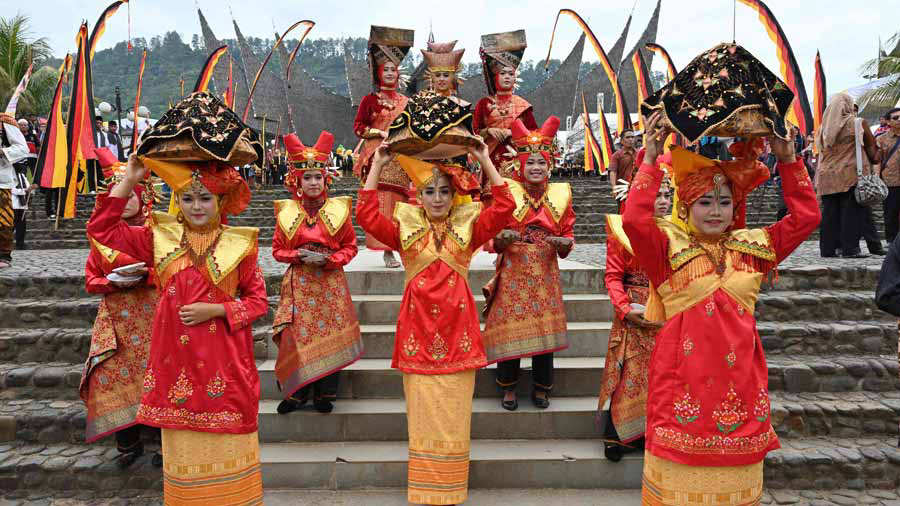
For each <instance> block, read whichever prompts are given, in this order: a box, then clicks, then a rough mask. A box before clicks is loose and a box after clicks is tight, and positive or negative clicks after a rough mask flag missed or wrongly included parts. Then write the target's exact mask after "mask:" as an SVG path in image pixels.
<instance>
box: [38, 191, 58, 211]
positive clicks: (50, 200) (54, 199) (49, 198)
mask: <svg viewBox="0 0 900 506" xmlns="http://www.w3.org/2000/svg"><path fill="white" fill-rule="evenodd" d="M41 191H42V192H43V193H44V212H45V213H46V214H47V217H48V218H49V217H51V216H53V215H55V214H56V206H57V205H58V204H59V188H42V189H41Z"/></svg>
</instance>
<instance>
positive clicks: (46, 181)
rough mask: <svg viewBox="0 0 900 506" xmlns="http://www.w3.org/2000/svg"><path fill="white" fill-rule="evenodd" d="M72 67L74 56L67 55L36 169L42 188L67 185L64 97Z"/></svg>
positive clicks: (36, 175) (35, 175) (60, 67)
mask: <svg viewBox="0 0 900 506" xmlns="http://www.w3.org/2000/svg"><path fill="white" fill-rule="evenodd" d="M71 66H72V56H71V55H68V54H67V55H66V57H65V59H64V60H63V62H62V64H61V65H60V66H59V78H58V79H57V81H56V91H54V92H53V103H52V105H51V106H50V114H49V116H48V118H47V130H46V131H45V133H44V142H42V143H41V151H40V153H38V159H37V164H35V168H34V181H35V182H36V183H37V184H38V186H40V187H41V188H62V187H63V186H65V184H66V163H67V162H68V160H69V158H68V153H67V151H66V125H65V124H64V123H63V120H62V118H63V113H62V95H63V84H64V83H65V81H66V74H67V73H68V72H69V68H70V67H71Z"/></svg>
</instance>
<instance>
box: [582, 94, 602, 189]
mask: <svg viewBox="0 0 900 506" xmlns="http://www.w3.org/2000/svg"><path fill="white" fill-rule="evenodd" d="M581 108H582V110H583V111H584V112H583V113H582V114H581V120H582V122H583V123H584V171H585V172H591V171H593V170H594V160H596V161H597V164H598V165H599V166H600V167H599V170H598V172H599V173H600V174H603V173H605V172H606V165H604V163H603V155H602V154H601V153H600V150H599V146H598V145H597V139H596V138H595V137H594V131H593V130H591V116H590V115H589V114H588V110H587V102H585V100H584V92H582V93H581ZM601 114H602V113H601Z"/></svg>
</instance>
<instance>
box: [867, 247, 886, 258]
mask: <svg viewBox="0 0 900 506" xmlns="http://www.w3.org/2000/svg"><path fill="white" fill-rule="evenodd" d="M869 254H870V255H872V256H876V257H883V256H885V255H887V251H885V250H884V248H881V249H876V250H875V251H872V250H869Z"/></svg>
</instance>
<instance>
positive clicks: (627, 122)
mask: <svg viewBox="0 0 900 506" xmlns="http://www.w3.org/2000/svg"><path fill="white" fill-rule="evenodd" d="M562 14H566V15H568V16H570V17H571V18H572V19H574V20H575V22H576V23H578V26H580V27H581V30H582V31H583V32H584V34H585V36H586V37H587V38H588V40H590V42H591V45H592V46H594V52H595V53H597V58H598V59H599V60H600V65H601V66H602V67H603V70H604V71H605V72H606V76H607V77H608V78H609V83H610V84H611V85H612V89H613V93H614V94H615V96H616V118H617V124H616V128H617V129H618V131H619V132H620V133H621V132H622V131H623V130H625V129H626V128H627V129H631V128H632V125H631V115H630V114H628V105H627V104H626V103H625V95H624V94H623V93H622V86H621V85H620V84H619V78H618V76H616V71H615V70H614V69H613V67H612V64H611V63H610V61H609V57H608V56H607V55H606V51H605V50H604V49H603V46H601V45H600V41H598V40H597V37H596V36H595V35H594V32H593V31H592V30H591V28H590V27H589V26H588V25H587V23H585V21H584V19H582V18H581V16H579V15H578V13H577V12H575V11H573V10H572V9H560V10H559V13H557V14H556V22H554V23H553V33H551V35H550V47H549V48H548V49H547V61H546V62H544V67H547V66H549V65H550V50H551V49H553V37H554V36H555V35H556V25H557V24H558V23H559V16H560V15H562ZM598 112H600V111H598Z"/></svg>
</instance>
